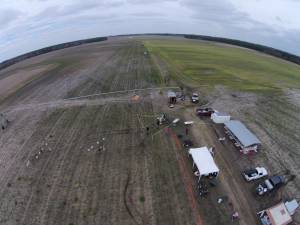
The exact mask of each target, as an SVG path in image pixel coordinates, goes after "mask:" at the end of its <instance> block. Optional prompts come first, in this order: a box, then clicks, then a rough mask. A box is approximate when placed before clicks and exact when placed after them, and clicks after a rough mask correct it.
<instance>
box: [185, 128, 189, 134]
mask: <svg viewBox="0 0 300 225" xmlns="http://www.w3.org/2000/svg"><path fill="white" fill-rule="evenodd" d="M185 135H186V136H188V135H189V128H187V127H186V128H185Z"/></svg>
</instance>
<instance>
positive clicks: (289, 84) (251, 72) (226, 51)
mask: <svg viewBox="0 0 300 225" xmlns="http://www.w3.org/2000/svg"><path fill="white" fill-rule="evenodd" d="M144 44H145V46H146V47H147V48H148V51H149V52H150V53H151V54H156V55H157V56H159V57H161V58H163V59H164V60H165V61H166V62H167V63H168V64H169V68H171V71H170V72H171V75H172V78H173V79H174V80H180V81H182V82H183V83H184V84H186V85H189V86H191V87H197V86H201V85H204V86H209V87H214V86H215V85H224V86H227V87H230V88H233V89H235V90H240V91H255V92H256V91H277V90H278V89H281V88H297V87H299V86H300V67H299V66H298V65H296V64H293V63H290V62H287V61H284V60H281V59H278V58H275V57H270V56H267V55H263V54H260V53H256V52H254V51H250V50H247V49H242V48H236V47H230V46H226V45H220V44H214V43H207V42H201V41H190V40H157V39H154V40H146V41H144Z"/></svg>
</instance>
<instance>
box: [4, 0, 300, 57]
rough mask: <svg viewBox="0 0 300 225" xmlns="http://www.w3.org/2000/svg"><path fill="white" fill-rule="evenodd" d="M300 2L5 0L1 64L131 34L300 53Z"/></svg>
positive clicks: (292, 0)
mask: <svg viewBox="0 0 300 225" xmlns="http://www.w3.org/2000/svg"><path fill="white" fill-rule="evenodd" d="M299 9H300V0H1V5H0V62H1V61H3V60H5V59H9V58H11V57H14V56H17V55H20V54H22V53H26V52H28V51H32V50H36V49H39V48H42V47H46V46H49V45H53V44H58V43H62V42H68V41H73V40H78V39H84V38H90V37H96V36H106V35H116V34H128V33H145V32H147V33H151V32H154V33H155V32H156V33H158V32H163V33H190V34H203V35H212V36H221V37H229V38H235V39H241V40H245V41H250V42H255V43H260V44H265V45H268V46H271V47H275V48H279V49H282V50H285V51H288V52H291V53H294V54H297V55H300V13H299Z"/></svg>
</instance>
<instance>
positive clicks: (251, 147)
mask: <svg viewBox="0 0 300 225" xmlns="http://www.w3.org/2000/svg"><path fill="white" fill-rule="evenodd" d="M224 125H225V127H224V128H225V133H227V135H228V137H229V139H231V140H232V141H233V142H234V145H235V146H236V147H237V148H238V149H239V150H240V151H241V152H242V153H244V154H247V153H249V152H253V151H254V152H257V151H258V149H259V146H260V145H261V142H260V140H259V139H258V138H257V137H256V136H255V135H254V134H253V133H252V132H251V131H250V130H248V128H247V127H246V126H245V125H244V124H243V123H242V122H240V121H238V120H230V121H227V122H225V123H224Z"/></svg>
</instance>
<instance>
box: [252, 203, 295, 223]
mask: <svg viewBox="0 0 300 225" xmlns="http://www.w3.org/2000/svg"><path fill="white" fill-rule="evenodd" d="M258 215H259V217H260V221H261V223H262V224H263V225H287V224H289V223H291V222H292V221H293V220H292V217H291V215H290V213H289V212H288V210H287V208H286V206H285V204H284V203H283V202H281V203H279V204H277V205H275V206H273V207H271V208H269V209H266V210H263V211H261V212H259V213H258Z"/></svg>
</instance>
